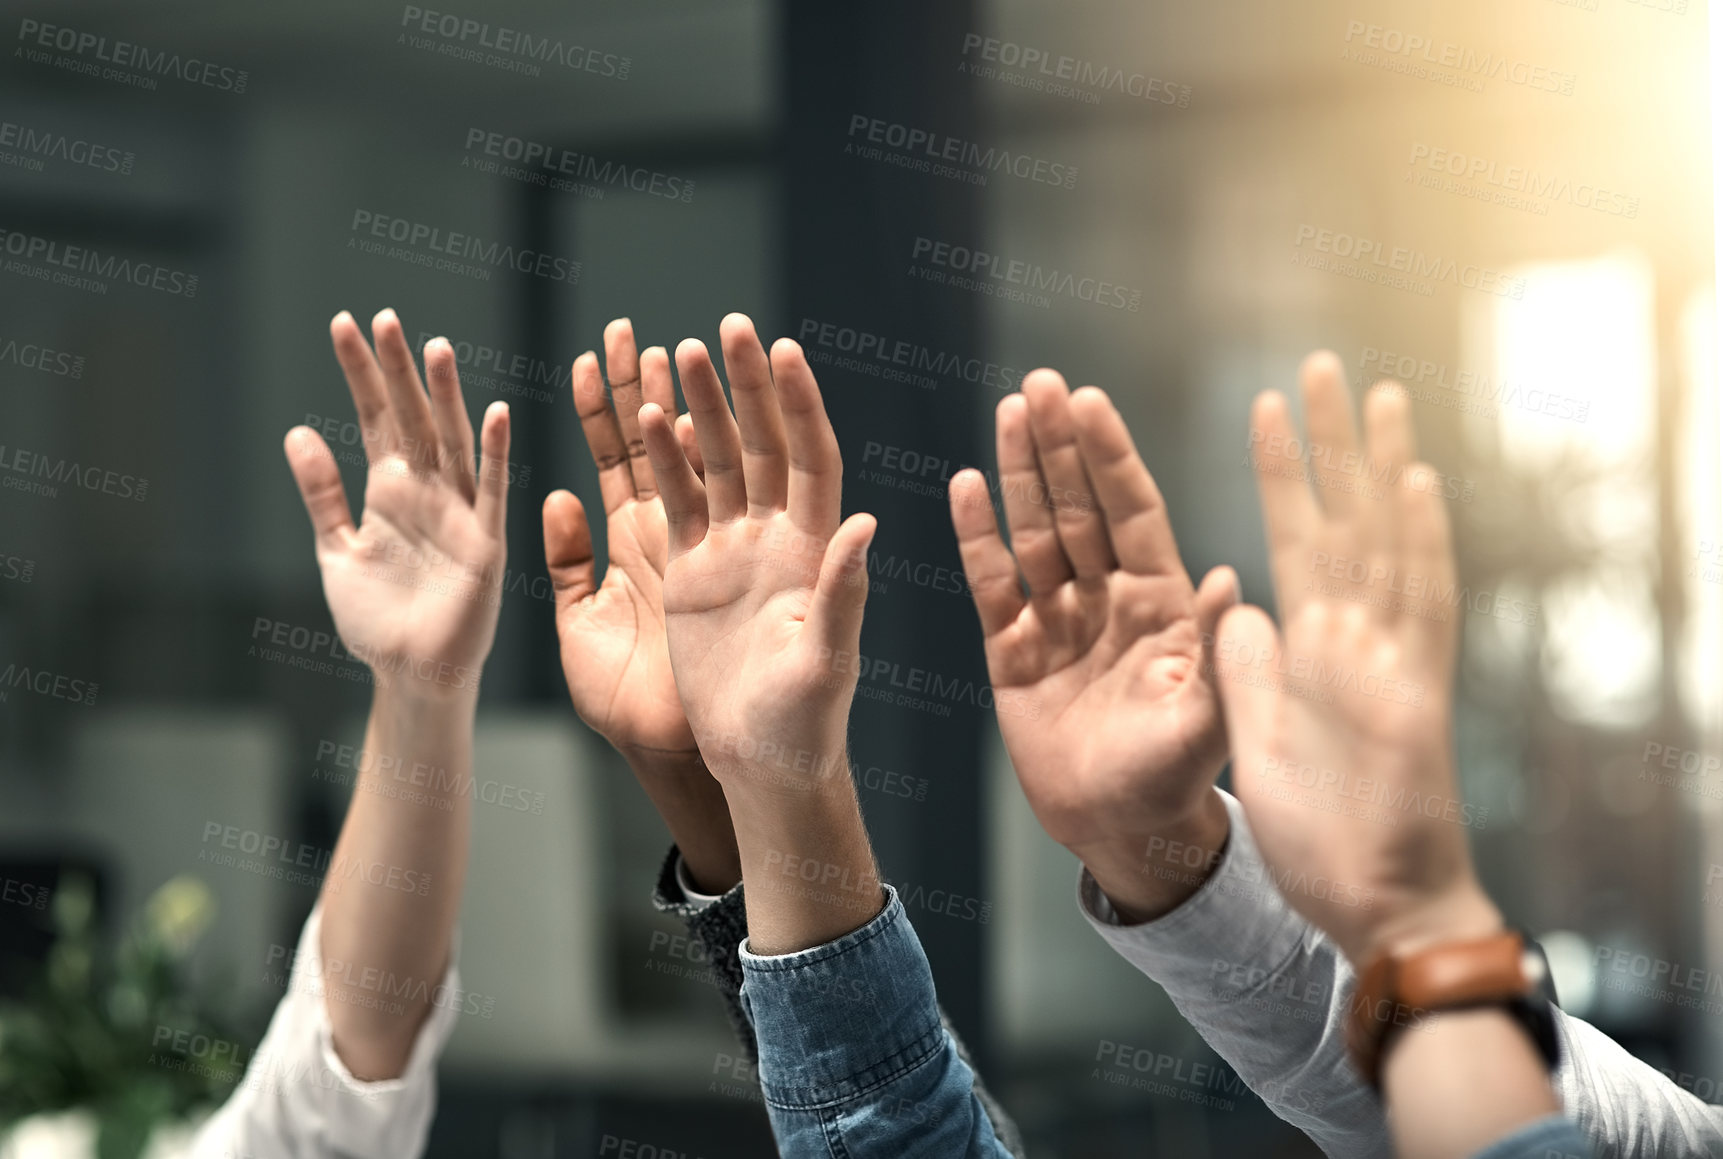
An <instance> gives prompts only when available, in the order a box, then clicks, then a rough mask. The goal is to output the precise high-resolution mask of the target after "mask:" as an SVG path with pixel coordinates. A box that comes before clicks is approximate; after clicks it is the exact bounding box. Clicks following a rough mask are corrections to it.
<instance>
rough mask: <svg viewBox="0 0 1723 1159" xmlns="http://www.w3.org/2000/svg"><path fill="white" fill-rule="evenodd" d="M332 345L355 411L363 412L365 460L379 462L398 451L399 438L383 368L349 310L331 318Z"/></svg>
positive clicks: (360, 413)
mask: <svg viewBox="0 0 1723 1159" xmlns="http://www.w3.org/2000/svg"><path fill="white" fill-rule="evenodd" d="M329 342H330V344H331V345H332V346H334V347H335V361H336V362H338V363H340V364H341V374H342V376H343V377H344V378H346V379H347V391H348V393H349V394H351V395H352V396H353V408H354V409H355V410H357V411H358V412H359V433H360V435H361V436H362V437H363V438H364V440H365V458H366V459H367V460H368V461H370V462H372V463H375V462H376V461H377V460H378V459H380V458H382V457H383V456H384V455H386V454H389V453H390V452H391V451H392V450H393V449H394V446H395V441H396V439H397V438H398V437H399V432H398V431H397V429H396V426H395V421H394V418H393V416H392V415H390V413H389V388H388V387H387V386H385V385H384V384H383V368H382V367H380V366H378V365H377V358H376V356H375V355H374V354H372V353H371V347H370V344H369V343H367V342H366V341H365V335H363V334H361V333H360V332H359V323H357V322H355V321H354V320H353V315H352V314H349V313H348V312H347V311H346V310H343V311H341V312H340V313H339V314H337V315H335V317H334V318H332V319H330V321H329Z"/></svg>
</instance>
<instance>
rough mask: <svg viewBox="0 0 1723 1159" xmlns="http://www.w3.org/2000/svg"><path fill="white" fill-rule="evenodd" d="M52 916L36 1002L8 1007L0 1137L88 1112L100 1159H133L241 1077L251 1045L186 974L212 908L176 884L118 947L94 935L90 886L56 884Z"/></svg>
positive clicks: (154, 900)
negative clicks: (63, 1114) (154, 1136)
mask: <svg viewBox="0 0 1723 1159" xmlns="http://www.w3.org/2000/svg"><path fill="white" fill-rule="evenodd" d="M52 914H53V920H54V925H55V942H54V945H53V947H52V949H51V950H50V952H49V954H48V958H47V961H46V963H45V965H44V968H43V969H42V971H41V973H40V975H39V976H38V977H36V978H35V979H33V980H32V984H31V987H30V993H29V997H28V999H27V1000H25V1001H23V1002H8V1003H5V1004H4V1005H0V1134H3V1133H4V1132H5V1131H7V1130H9V1129H11V1127H12V1126H13V1125H15V1124H16V1123H18V1122H19V1121H20V1120H22V1119H25V1118H28V1117H29V1116H32V1115H37V1114H44V1113H49V1112H55V1111H65V1110H71V1109H83V1110H86V1111H88V1112H90V1113H91V1114H92V1115H94V1116H95V1118H96V1120H97V1122H98V1124H99V1134H98V1143H97V1154H98V1156H99V1157H100V1159H137V1156H138V1155H139V1154H140V1153H141V1152H142V1151H143V1149H144V1147H145V1145H146V1144H147V1143H148V1141H149V1138H150V1134H151V1132H152V1131H153V1130H154V1129H155V1128H156V1126H157V1125H158V1124H160V1123H163V1122H171V1121H175V1120H178V1119H181V1118H184V1117H185V1116H186V1115H187V1114H188V1113H190V1112H192V1111H194V1110H197V1109H199V1108H201V1107H204V1106H207V1105H211V1104H215V1103H219V1102H221V1101H222V1100H223V1099H225V1098H226V1097H227V1094H228V1093H229V1092H230V1091H231V1090H232V1089H233V1087H234V1085H235V1084H236V1083H237V1082H238V1081H239V1079H240V1077H241V1075H242V1074H243V1073H244V1069H245V1061H246V1057H245V1056H246V1054H247V1053H248V1051H247V1050H246V1048H244V1047H241V1046H239V1045H238V1044H239V1043H240V1042H241V1041H245V1042H249V1041H251V1040H250V1039H249V1038H243V1039H242V1037H241V1036H240V1035H239V1034H238V1033H237V1032H236V1030H235V1029H234V1028H233V1027H232V1025H230V1024H229V1023H228V1022H227V1021H226V1020H224V1019H222V1018H220V1017H218V1016H216V1015H214V1014H212V1013H210V1011H209V1009H208V1003H207V1001H205V1000H201V999H200V997H199V995H198V994H196V993H194V992H193V990H192V988H191V985H190V982H189V978H188V970H187V968H186V958H187V955H188V954H189V952H190V950H191V948H192V947H193V945H195V944H196V942H197V940H198V938H199V937H201V936H202V934H203V931H204V930H205V929H206V928H207V927H208V925H209V922H210V920H211V919H212V918H213V917H214V914H215V899H214V897H213V896H212V895H211V894H210V891H209V888H208V887H207V886H205V885H204V884H203V882H201V881H199V880H198V879H197V878H195V877H189V876H182V877H176V878H174V879H172V880H170V881H168V882H167V883H165V884H164V885H162V887H161V888H160V889H158V890H156V892H155V893H154V894H153V895H151V897H150V900H149V902H148V903H147V904H146V905H145V907H144V912H143V913H142V914H141V915H140V916H139V918H138V919H137V920H136V921H135V922H134V923H133V924H132V927H131V929H130V930H129V931H128V932H127V933H126V934H125V935H124V937H122V938H121V939H120V941H119V943H118V944H117V945H115V946H112V947H109V946H106V945H104V944H103V941H102V939H101V938H100V937H99V935H98V932H97V931H96V930H95V928H94V921H93V916H94V890H93V888H92V885H91V883H90V881H89V880H88V879H87V878H85V877H82V876H77V877H70V878H68V879H66V880H63V881H62V882H61V883H60V885H59V886H58V888H57V889H56V890H55V892H54V897H53V902H52ZM211 1044H216V1045H213V1046H212V1045H211Z"/></svg>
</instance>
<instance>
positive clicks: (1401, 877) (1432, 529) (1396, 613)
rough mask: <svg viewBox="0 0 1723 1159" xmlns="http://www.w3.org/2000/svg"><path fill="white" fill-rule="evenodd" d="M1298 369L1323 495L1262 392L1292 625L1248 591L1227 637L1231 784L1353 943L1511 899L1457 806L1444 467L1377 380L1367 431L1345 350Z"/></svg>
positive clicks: (1255, 414)
mask: <svg viewBox="0 0 1723 1159" xmlns="http://www.w3.org/2000/svg"><path fill="white" fill-rule="evenodd" d="M1300 379H1301V384H1302V387H1303V391H1304V400H1305V410H1306V414H1307V416H1308V420H1309V427H1310V441H1311V443H1312V444H1313V445H1319V446H1320V447H1321V448H1322V450H1321V452H1320V454H1318V455H1315V456H1314V457H1313V460H1314V462H1315V463H1316V467H1315V469H1314V470H1313V471H1312V472H1311V479H1312V481H1314V482H1315V483H1316V484H1317V487H1318V489H1319V490H1320V492H1321V500H1320V502H1318V500H1317V498H1316V496H1314V495H1313V494H1312V493H1311V489H1310V486H1309V485H1308V483H1307V482H1306V478H1305V475H1304V473H1303V472H1302V471H1287V470H1285V469H1284V468H1285V465H1286V464H1285V463H1284V462H1280V463H1276V462H1274V461H1273V457H1272V456H1271V455H1268V454H1264V453H1262V449H1266V448H1272V447H1277V446H1288V445H1297V444H1296V442H1294V441H1293V440H1294V439H1295V436H1296V434H1297V432H1296V431H1295V430H1294V429H1293V426H1292V423H1291V420H1290V418H1289V416H1288V411H1287V405H1286V400H1285V399H1284V398H1282V397H1281V396H1280V395H1279V394H1277V393H1273V392H1269V393H1265V394H1263V395H1262V396H1261V397H1259V398H1258V399H1257V400H1256V404H1255V407H1254V408H1253V410H1252V415H1251V423H1252V427H1253V431H1252V445H1253V446H1256V447H1258V448H1259V453H1258V456H1257V461H1256V472H1257V483H1258V486H1259V488H1260V490H1261V494H1262V508H1263V520H1264V523H1265V525H1266V527H1267V533H1268V543H1269V556H1270V562H1271V564H1272V567H1273V572H1274V587H1275V595H1276V597H1277V599H1278V601H1279V606H1280V620H1281V625H1282V631H1281V632H1277V631H1276V630H1275V626H1274V624H1273V623H1272V622H1271V621H1270V620H1269V618H1268V616H1267V615H1266V614H1264V613H1263V612H1262V611H1261V609H1258V608H1250V607H1241V608H1238V609H1235V610H1233V611H1231V612H1229V613H1228V614H1227V616H1226V617H1225V619H1223V620H1222V622H1221V626H1220V633H1219V637H1220V638H1219V643H1218V646H1217V654H1218V661H1219V668H1220V674H1221V677H1222V680H1221V692H1222V696H1223V698H1224V701H1225V704H1226V718H1227V726H1228V733H1229V735H1230V738H1231V743H1232V750H1233V780H1234V785H1235V791H1236V792H1237V794H1238V796H1239V798H1240V799H1241V800H1242V801H1243V803H1244V806H1245V808H1246V810H1247V811H1248V812H1249V815H1250V820H1251V828H1252V831H1253V832H1254V833H1255V835H1256V839H1257V842H1258V844H1259V845H1260V846H1261V848H1262V853H1263V856H1264V858H1266V859H1267V861H1268V863H1269V864H1270V866H1272V867H1273V868H1274V869H1275V871H1276V873H1277V876H1279V877H1281V879H1282V880H1285V881H1291V882H1294V883H1296V882H1298V881H1315V880H1318V879H1322V880H1325V881H1326V882H1328V883H1334V885H1338V886H1340V887H1342V888H1341V892H1340V893H1339V895H1338V896H1337V895H1336V894H1335V892H1334V889H1333V886H1325V887H1324V888H1323V889H1320V890H1318V889H1305V888H1298V887H1296V884H1295V885H1294V887H1293V888H1289V889H1284V890H1283V891H1284V892H1285V893H1286V896H1287V901H1288V902H1289V903H1290V904H1291V905H1292V906H1293V907H1294V908H1295V909H1297V910H1298V911H1299V912H1301V913H1303V914H1304V915H1305V916H1306V917H1307V918H1309V919H1310V921H1311V922H1313V923H1315V924H1316V925H1318V926H1320V927H1321V928H1323V929H1324V930H1326V931H1327V932H1328V933H1329V934H1330V935H1331V936H1332V937H1333V938H1334V939H1335V941H1336V942H1337V943H1338V944H1339V946H1340V947H1341V949H1342V950H1343V951H1344V952H1345V953H1346V954H1347V955H1348V956H1349V957H1350V958H1351V959H1352V960H1353V961H1354V962H1359V961H1362V960H1363V959H1365V958H1367V957H1368V956H1369V955H1371V954H1372V953H1373V952H1374V951H1376V950H1377V949H1380V948H1383V947H1384V946H1386V945H1389V944H1393V945H1396V946H1402V947H1406V946H1409V945H1411V944H1416V943H1417V942H1420V941H1424V940H1429V939H1434V938H1441V937H1448V936H1452V937H1464V936H1468V935H1475V934H1476V935H1481V934H1486V933H1489V932H1491V931H1493V930H1495V929H1497V928H1499V926H1500V924H1501V917H1500V915H1499V913H1498V912H1497V911H1496V909H1495V907H1494V906H1493V905H1492V904H1491V902H1490V900H1489V898H1488V897H1487V896H1485V894H1484V892H1483V890H1482V888H1481V887H1480V885H1479V884H1478V881H1477V879H1476V877H1475V875H1474V874H1473V871H1472V862H1471V854H1470V851H1469V849H1468V847H1467V844H1466V836H1465V833H1466V831H1465V829H1464V828H1463V827H1462V826H1461V825H1459V824H1457V823H1456V820H1457V818H1458V817H1459V816H1460V815H1461V813H1460V807H1459V796H1458V789H1457V786H1456V784H1455V778H1454V760H1453V748H1452V745H1451V740H1450V732H1451V728H1452V709H1451V700H1450V695H1451V694H1450V688H1451V685H1452V682H1453V673H1454V654H1455V627H1456V626H1455V623H1454V616H1453V609H1452V608H1451V607H1449V606H1448V605H1447V603H1446V602H1445V601H1443V600H1441V599H1440V598H1434V597H1439V595H1440V593H1444V592H1452V591H1453V589H1454V560H1453V551H1452V548H1451V546H1450V543H1449V532H1448V518H1447V513H1446V511H1445V510H1444V508H1443V505H1442V500H1441V498H1440V494H1439V492H1440V488H1439V487H1437V486H1436V485H1435V484H1436V482H1437V481H1438V480H1439V478H1440V477H1439V476H1437V475H1436V474H1435V472H1434V471H1433V470H1432V469H1431V468H1430V467H1428V466H1427V465H1425V464H1422V463H1418V462H1416V461H1415V456H1416V451H1415V448H1414V443H1413V437H1412V429H1411V422H1410V419H1409V416H1408V414H1407V402H1406V398H1405V396H1404V394H1403V393H1402V392H1400V391H1398V390H1396V389H1395V388H1393V387H1392V386H1389V387H1386V388H1378V389H1377V390H1374V391H1372V392H1371V393H1370V396H1369V398H1368V399H1367V400H1366V405H1365V418H1366V429H1367V431H1368V446H1367V447H1366V448H1360V447H1359V445H1358V435H1357V432H1356V430H1355V428H1354V425H1353V422H1352V414H1351V400H1350V396H1349V394H1348V392H1347V389H1346V384H1345V382H1344V379H1343V377H1342V371H1341V368H1340V362H1339V359H1338V358H1336V357H1335V356H1334V355H1333V354H1330V353H1326V352H1322V353H1318V354H1313V355H1311V356H1310V357H1309V358H1308V359H1306V360H1305V363H1304V366H1303V368H1302V370H1301V372H1300ZM1354 468H1355V469H1354ZM1390 593H1393V594H1392V595H1391V594H1390ZM1359 898H1368V899H1370V904H1367V905H1366V904H1359V902H1358V900H1357V899H1359Z"/></svg>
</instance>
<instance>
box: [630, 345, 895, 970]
mask: <svg viewBox="0 0 1723 1159" xmlns="http://www.w3.org/2000/svg"><path fill="white" fill-rule="evenodd" d="M719 335H720V338H721V340H722V343H723V351H724V365H725V368H726V369H727V370H728V371H729V374H730V385H731V391H732V393H733V394H734V396H735V402H736V409H735V414H734V415H732V414H731V411H730V407H729V404H728V403H726V402H725V399H724V388H723V386H722V384H721V383H720V382H719V381H718V375H717V372H716V371H715V370H714V369H713V366H712V362H711V359H710V358H709V357H708V356H707V353H706V348H705V346H704V345H702V344H701V343H699V342H697V341H694V340H693V339H689V340H688V341H685V342H683V343H682V344H681V345H680V346H679V347H678V348H677V350H676V365H677V369H678V371H679V372H680V374H681V378H682V392H683V394H684V395H685V396H686V397H687V400H688V410H689V413H690V414H691V415H692V423H693V431H694V436H695V440H696V441H697V444H698V450H699V456H700V458H701V460H702V461H703V465H704V468H705V475H704V479H702V478H701V477H699V476H697V475H696V473H695V470H694V467H693V465H692V464H691V462H690V461H689V458H688V455H687V452H686V450H685V448H684V446H683V444H682V443H681V442H680V441H679V440H678V438H677V435H676V432H675V430H673V429H672V426H671V423H670V419H669V416H668V415H667V414H666V412H665V411H664V410H663V408H662V407H660V406H658V405H657V404H655V403H651V402H648V403H647V404H646V405H645V406H644V407H642V408H641V411H640V430H641V434H642V436H643V437H644V439H645V442H646V449H647V452H648V453H649V454H650V456H651V459H652V468H653V472H654V474H655V475H656V477H657V480H658V486H659V488H660V490H661V491H662V492H663V495H664V509H665V514H666V516H667V518H668V521H669V531H670V562H669V564H668V566H667V567H666V568H665V571H664V613H665V624H666V629H667V632H668V638H669V646H670V659H671V664H672V666H673V668H674V671H675V674H676V688H677V691H678V692H679V693H680V694H681V697H682V704H683V706H684V708H685V709H686V710H687V713H688V720H689V724H690V726H691V727H692V729H693V732H694V736H695V738H696V739H697V741H698V742H699V745H700V750H701V753H702V754H703V756H704V758H705V761H706V765H707V767H708V768H710V769H711V771H712V774H713V775H714V776H715V777H717V778H718V780H719V782H720V783H721V784H722V785H723V787H724V795H725V798H726V800H727V801H728V802H729V806H730V815H731V818H732V819H733V821H734V823H735V827H736V839H737V844H738V846H739V848H740V855H741V862H742V870H743V877H744V880H745V881H746V882H747V886H748V889H747V894H746V897H747V905H748V929H749V939H750V942H751V944H752V945H753V946H754V948H755V952H757V953H777V952H782V951H783V950H784V949H786V948H788V949H794V948H799V947H801V946H805V945H817V944H819V943H821V942H824V941H827V940H830V939H831V938H832V937H835V936H837V934H840V933H843V932H846V931H848V930H850V929H854V928H855V927H857V926H859V925H861V924H863V923H864V922H866V921H867V920H868V919H869V918H871V917H872V916H873V915H874V914H875V913H877V912H878V910H879V907H880V902H881V894H880V890H879V886H878V880H877V875H876V874H875V871H874V869H873V861H872V853H871V851H870V850H869V848H868V844H867V835H866V831H865V830H864V829H863V828H862V825H861V815H860V811H859V809H858V807H857V805H856V801H855V790H854V787H853V785H852V784H851V782H850V778H849V764H848V759H847V753H846V739H847V731H848V718H849V706H850V699H851V697H852V696H853V695H854V692H855V683H856V664H857V659H858V658H857V646H858V644H859V642H860V638H861V621H862V607H863V603H864V601H865V600H866V597H867V569H866V560H865V552H866V548H867V545H868V543H869V541H870V540H871V539H872V537H873V532H874V520H873V517H872V516H870V515H853V516H851V517H850V518H849V519H848V520H846V521H844V522H843V523H842V524H841V525H840V523H839V515H840V508H839V504H840V500H841V488H842V480H843V464H842V462H841V460H840V457H839V454H838V445H837V439H836V437H835V436H834V435H833V434H832V429H831V424H830V423H829V422H828V421H827V419H826V413H825V407H824V404H823V403H822V402H821V401H820V392H819V386H818V384H817V383H815V381H814V376H813V372H812V371H811V370H809V368H808V364H807V360H806V359H805V358H804V357H803V355H802V351H801V348H800V347H799V346H797V345H796V344H795V343H794V342H792V341H790V340H789V339H780V340H779V341H778V342H777V343H776V344H775V345H774V346H773V347H772V353H771V356H770V357H769V358H768V356H767V354H766V352H765V350H764V349H762V348H761V346H760V341H759V339H758V338H757V337H755V335H754V327H753V324H752V323H751V322H749V321H748V319H747V318H745V317H743V316H742V315H740V314H731V315H729V316H728V317H726V318H725V319H724V321H723V323H722V324H721V326H720V327H719ZM815 851H817V853H818V855H819V856H820V857H821V859H822V860H823V861H824V862H825V863H826V864H828V865H832V866H836V867H838V870H837V872H841V873H842V875H843V877H844V879H845V880H846V881H847V882H849V883H851V886H852V888H851V890H850V891H849V892H847V893H845V894H844V896H843V897H841V898H840V899H839V900H838V901H837V902H836V903H833V902H832V901H831V899H829V898H823V897H820V896H808V895H806V894H805V893H804V892H801V891H800V890H799V889H797V888H781V887H786V886H789V885H791V883H789V882H788V881H786V880H785V879H783V877H782V875H777V876H774V875H772V873H771V870H770V868H769V867H770V866H772V865H780V866H781V865H782V864H784V863H785V858H786V857H800V856H802V855H803V853H808V854H810V855H811V854H812V853H813V852H815ZM767 947H770V948H767Z"/></svg>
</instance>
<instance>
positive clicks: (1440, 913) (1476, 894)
mask: <svg viewBox="0 0 1723 1159" xmlns="http://www.w3.org/2000/svg"><path fill="white" fill-rule="evenodd" d="M1503 928H1505V923H1504V921H1503V919H1502V912H1501V910H1499V909H1497V908H1496V905H1495V903H1494V902H1492V901H1491V900H1490V897H1489V895H1488V894H1486V893H1485V892H1484V890H1483V887H1482V886H1480V885H1479V884H1478V883H1477V882H1476V881H1473V880H1470V879H1468V880H1466V881H1464V882H1461V883H1458V884H1456V885H1454V886H1452V887H1450V888H1449V889H1446V890H1443V891H1441V892H1439V893H1433V894H1430V895H1428V896H1426V897H1421V898H1417V899H1415V900H1413V901H1410V902H1408V903H1405V904H1402V905H1398V906H1394V907H1392V908H1390V909H1388V910H1387V911H1386V912H1385V916H1384V918H1383V920H1382V921H1380V922H1378V923H1377V924H1376V925H1374V926H1372V927H1371V928H1369V929H1368V930H1365V931H1363V934H1362V936H1361V937H1358V938H1355V939H1352V941H1353V944H1352V945H1349V946H1345V945H1343V946H1342V947H1341V949H1342V950H1344V951H1345V952H1346V955H1347V957H1348V958H1350V959H1351V961H1352V963H1353V965H1354V966H1356V967H1359V968H1360V969H1362V968H1363V967H1364V966H1366V965H1368V964H1369V963H1370V962H1372V961H1374V960H1375V959H1376V958H1378V957H1380V956H1382V955H1384V954H1388V955H1393V956H1395V957H1404V956H1406V955H1409V954H1414V953H1417V952H1418V951H1419V950H1423V949H1426V948H1428V947H1431V946H1437V945H1441V944H1443V943H1446V942H1459V941H1468V940H1471V939H1474V938H1484V937H1488V936H1489V935H1491V934H1495V933H1500V932H1501V931H1502V929H1503Z"/></svg>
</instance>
